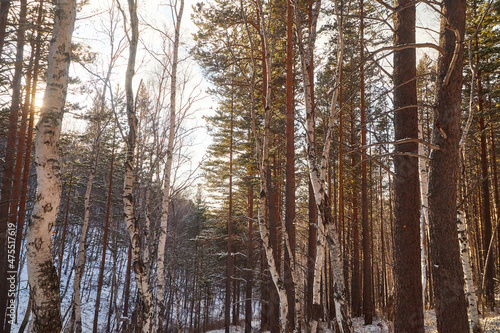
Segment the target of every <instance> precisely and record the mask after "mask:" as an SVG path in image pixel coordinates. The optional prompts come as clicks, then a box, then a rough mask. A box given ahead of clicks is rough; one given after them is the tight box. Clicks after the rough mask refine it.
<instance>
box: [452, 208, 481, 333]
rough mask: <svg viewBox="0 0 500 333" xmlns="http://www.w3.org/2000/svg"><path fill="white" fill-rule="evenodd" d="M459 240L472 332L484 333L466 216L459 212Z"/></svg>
mask: <svg viewBox="0 0 500 333" xmlns="http://www.w3.org/2000/svg"><path fill="white" fill-rule="evenodd" d="M457 228H458V240H459V241H460V257H461V259H462V267H463V270H464V276H465V296H467V300H468V302H469V315H470V320H471V323H472V332H473V333H480V332H482V329H481V323H480V321H479V312H478V307H477V293H476V288H475V287H474V280H473V275H472V263H471V260H470V247H469V240H468V239H467V224H466V223H465V214H464V212H462V211H458V218H457Z"/></svg>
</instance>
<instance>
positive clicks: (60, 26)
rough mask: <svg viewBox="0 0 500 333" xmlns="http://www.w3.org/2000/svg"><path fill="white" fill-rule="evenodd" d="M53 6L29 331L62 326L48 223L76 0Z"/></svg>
mask: <svg viewBox="0 0 500 333" xmlns="http://www.w3.org/2000/svg"><path fill="white" fill-rule="evenodd" d="M55 5H56V10H55V22H54V28H53V33H52V40H51V44H50V48H49V56H48V68H47V86H46V89H45V94H44V97H43V106H42V108H41V112H40V119H39V121H38V124H37V126H36V142H35V166H36V173H37V191H36V199H35V205H34V208H33V213H32V216H31V220H30V223H29V226H28V235H27V241H26V248H27V253H26V256H27V265H28V283H29V286H30V299H31V301H32V317H31V321H30V325H29V331H30V332H33V333H38V332H58V331H60V330H61V326H62V321H61V310H60V302H61V301H60V296H59V282H58V277H57V273H56V269H55V267H54V257H53V252H52V228H53V226H54V225H55V223H56V217H57V213H58V211H59V204H60V200H61V180H60V166H59V156H58V142H59V135H60V133H61V127H62V120H63V109H64V104H65V102H66V91H67V87H68V71H69V63H70V52H71V37H72V34H73V28H74V24H75V15H76V1H74V0H58V1H56V2H55Z"/></svg>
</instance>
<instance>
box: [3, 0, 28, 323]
mask: <svg viewBox="0 0 500 333" xmlns="http://www.w3.org/2000/svg"><path fill="white" fill-rule="evenodd" d="M26 13H27V4H26V0H21V9H20V13H19V27H18V29H17V36H16V38H17V43H16V62H15V66H14V68H15V69H14V77H13V80H12V101H11V108H10V117H9V130H8V135H7V147H6V154H5V162H4V167H5V168H4V179H3V181H2V196H1V199H2V200H1V201H0V226H1V229H0V230H1V231H0V252H1V253H6V254H7V256H6V257H8V259H9V260H2V261H1V262H0V263H1V266H0V268H1V269H0V279H1V281H11V282H10V283H2V284H1V287H0V300H1V302H0V328H3V331H4V332H10V327H11V324H12V323H13V321H14V317H15V314H14V311H13V304H15V297H14V296H15V292H9V293H8V290H7V287H8V286H9V288H10V286H13V287H14V289H15V286H16V285H17V260H16V258H15V254H16V248H15V239H16V234H17V233H16V232H15V231H16V224H17V223H16V222H17V208H18V204H19V193H20V192H21V172H22V168H23V157H24V142H25V136H26V120H27V117H28V112H27V111H28V110H27V108H26V107H24V108H23V111H22V121H21V127H20V128H19V133H18V131H17V129H18V121H19V119H18V118H19V111H20V110H21V80H22V76H23V61H24V57H23V56H24V45H25V40H24V39H25V38H24V35H25V31H26V25H27V24H26V23H27V22H26ZM0 53H1V52H0ZM28 81H29V79H28ZM16 139H17V145H16ZM16 146H17V147H16ZM16 148H17V149H16ZM16 150H17V154H16ZM4 186H5V187H4ZM9 206H10V208H9ZM12 233H14V234H12ZM6 244H7V248H6ZM5 250H6V251H5ZM3 251H5V252H3ZM11 258H12V259H13V260H11ZM4 259H7V258H5V257H4ZM8 271H10V272H11V273H7V272H8Z"/></svg>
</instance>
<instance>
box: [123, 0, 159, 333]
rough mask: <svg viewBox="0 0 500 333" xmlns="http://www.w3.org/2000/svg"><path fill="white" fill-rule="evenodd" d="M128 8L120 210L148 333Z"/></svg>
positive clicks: (132, 7) (134, 26)
mask: <svg viewBox="0 0 500 333" xmlns="http://www.w3.org/2000/svg"><path fill="white" fill-rule="evenodd" d="M128 7H129V8H128V9H129V15H130V32H129V34H128V38H129V59H128V64H127V71H126V77H125V94H126V99H127V106H126V110H127V119H128V125H129V132H128V136H127V155H126V159H125V177H124V184H123V209H124V219H125V226H126V228H127V230H128V232H129V236H130V246H131V250H132V269H133V271H134V275H135V279H136V283H137V289H138V290H139V295H140V296H141V300H142V305H143V313H144V316H143V318H144V322H143V323H142V332H144V333H149V332H152V331H153V330H154V323H153V320H154V311H153V304H152V300H153V298H152V294H151V290H150V289H149V284H148V279H147V276H148V274H147V271H146V269H147V267H146V265H145V264H144V260H143V258H142V239H141V234H140V230H139V226H138V223H137V219H136V216H135V207H134V196H133V192H132V191H133V184H134V165H135V146H136V140H137V116H136V110H135V105H134V92H133V90H132V80H133V78H134V74H135V59H136V55H137V44H138V39H139V21H138V17H137V0H128Z"/></svg>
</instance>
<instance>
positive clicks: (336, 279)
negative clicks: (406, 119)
mask: <svg viewBox="0 0 500 333" xmlns="http://www.w3.org/2000/svg"><path fill="white" fill-rule="evenodd" d="M334 5H335V12H336V13H337V14H338V8H337V3H336V2H334ZM320 8H321V1H319V0H317V1H313V2H312V4H311V10H310V15H309V17H310V22H309V29H308V36H307V38H306V39H304V38H303V35H302V30H301V26H300V20H299V13H298V8H297V3H295V22H296V25H297V29H296V32H297V40H298V46H299V54H300V60H301V65H302V66H301V72H302V82H303V90H304V99H305V119H306V143H307V162H308V167H309V178H310V180H311V184H312V188H313V191H314V198H315V203H316V207H317V209H318V240H317V251H316V264H315V276H314V288H313V294H314V295H313V316H312V321H311V332H313V333H315V332H316V331H317V328H318V322H319V320H320V319H321V316H322V313H321V312H322V308H321V274H322V271H323V265H324V262H325V251H326V246H327V245H328V247H329V250H330V256H331V260H332V265H333V271H332V274H333V290H332V292H333V293H334V300H335V315H336V318H335V322H334V325H335V327H336V328H337V329H338V330H340V331H344V332H350V331H351V330H352V327H351V323H350V318H349V317H348V314H347V309H346V303H345V287H344V276H343V273H344V272H343V265H342V257H341V251H340V244H339V238H338V230H337V228H336V225H335V223H334V221H333V216H332V212H331V208H330V206H329V204H328V203H329V200H328V195H327V188H326V184H325V182H326V173H327V170H328V160H329V153H330V145H331V135H332V131H333V124H334V121H335V119H336V112H335V110H336V106H337V97H338V87H337V88H336V89H334V91H333V96H332V101H331V110H330V115H329V117H328V130H327V133H326V135H325V141H324V147H323V152H322V154H321V156H320V161H321V162H320V163H319V164H318V162H317V158H318V155H317V147H316V141H315V137H314V129H315V124H314V114H315V108H314V99H313V98H314V91H313V84H312V83H313V79H312V76H313V75H312V71H311V68H312V66H313V65H314V62H313V61H314V48H315V41H316V34H317V30H316V27H317V20H318V15H319V11H320ZM339 33H340V34H341V33H342V29H341V27H339ZM304 41H306V43H304ZM304 44H305V45H304ZM342 57H343V38H342V35H340V36H339V48H338V59H342ZM339 61H340V62H341V60H339ZM341 68H342V66H339V68H338V70H337V73H336V78H337V82H338V78H339V77H340V73H341Z"/></svg>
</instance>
